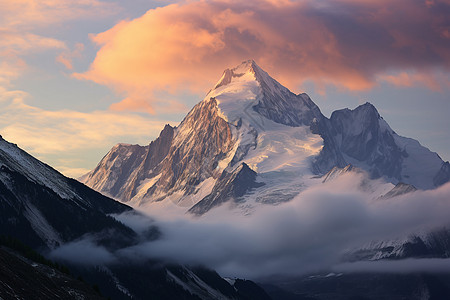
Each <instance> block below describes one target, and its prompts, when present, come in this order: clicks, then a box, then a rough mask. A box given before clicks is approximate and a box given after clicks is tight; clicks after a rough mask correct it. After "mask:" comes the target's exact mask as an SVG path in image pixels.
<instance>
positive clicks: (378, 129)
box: [314, 103, 448, 189]
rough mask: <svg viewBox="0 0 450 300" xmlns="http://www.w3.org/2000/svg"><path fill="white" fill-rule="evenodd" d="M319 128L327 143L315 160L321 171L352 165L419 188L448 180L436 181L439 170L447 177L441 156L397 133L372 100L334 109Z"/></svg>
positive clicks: (317, 168)
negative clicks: (350, 106) (347, 107)
mask: <svg viewBox="0 0 450 300" xmlns="http://www.w3.org/2000/svg"><path fill="white" fill-rule="evenodd" d="M317 127H318V128H317V132H318V133H320V135H321V136H322V137H323V138H324V144H325V146H324V149H323V150H322V151H321V154H320V155H319V156H318V157H317V158H316V160H315V162H314V166H315V169H316V171H318V172H319V173H324V172H327V171H328V170H329V169H330V168H332V167H334V166H338V167H341V168H342V167H344V166H345V165H347V164H351V165H352V166H354V167H358V168H360V169H363V170H366V171H367V172H369V174H370V175H371V177H372V178H379V177H384V178H385V179H386V180H388V181H390V182H392V183H394V184H397V183H398V182H404V183H407V184H411V185H413V186H415V187H416V188H420V189H432V188H434V187H436V186H438V185H440V184H443V183H445V182H446V180H441V181H440V182H439V180H436V177H437V176H439V175H438V174H439V173H441V177H442V178H445V176H447V178H448V170H447V171H446V170H445V163H444V162H443V161H442V159H441V158H440V157H439V155H437V154H436V153H434V152H431V151H430V150H429V149H427V148H426V147H423V146H422V145H420V143H419V142H418V141H416V140H413V139H410V138H405V137H401V136H399V135H397V134H396V133H395V132H394V131H393V130H392V129H391V128H390V127H389V125H388V124H387V123H386V121H385V120H384V119H383V118H382V117H381V116H380V114H379V113H378V111H377V110H376V108H375V107H374V106H373V105H372V104H370V103H365V104H363V105H360V106H358V107H357V108H355V109H354V110H350V109H342V110H338V111H335V112H333V114H332V115H331V118H330V119H322V121H321V124H319V125H318V126H317ZM447 181H448V179H447Z"/></svg>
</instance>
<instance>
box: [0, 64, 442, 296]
mask: <svg viewBox="0 0 450 300" xmlns="http://www.w3.org/2000/svg"><path fill="white" fill-rule="evenodd" d="M346 174H363V176H361V178H363V179H362V181H361V183H360V186H361V190H362V191H363V192H364V193H366V194H368V195H369V197H370V198H371V199H373V200H374V203H384V202H389V201H396V200H397V199H400V198H401V197H402V196H403V195H409V194H414V193H416V192H417V191H421V190H434V189H436V188H438V187H440V186H442V185H444V184H446V183H447V182H448V181H449V180H450V164H449V162H444V161H443V160H442V159H441V158H440V157H439V155H438V154H436V153H434V152H432V151H430V150H429V149H427V148H426V147H424V146H422V145H421V144H420V143H419V142H418V141H416V140H413V139H410V138H406V137H401V136H399V135H397V134H396V133H395V131H393V130H392V129H391V128H390V126H389V125H388V124H387V122H386V121H385V120H384V119H383V118H382V117H381V116H380V114H379V113H378V111H377V109H376V108H375V107H374V106H373V105H372V104H370V103H365V104H362V105H360V106H358V107H357V108H355V109H353V110H350V109H342V110H337V111H335V112H333V113H332V114H331V116H330V118H327V117H325V116H324V115H323V114H322V113H321V111H320V109H319V107H318V106H317V105H316V104H315V103H314V102H313V101H312V100H311V99H310V97H309V96H308V95H306V94H304V93H303V94H298V95H296V94H294V93H292V92H291V91H289V90H288V89H287V88H285V87H283V86H282V85H281V84H280V83H278V82H277V81H276V80H275V79H273V78H272V77H270V76H269V75H268V74H267V73H266V72H265V71H264V70H262V69H261V68H260V67H259V66H258V65H257V64H256V63H255V62H254V61H253V60H249V61H245V62H243V63H242V64H240V65H238V66H237V67H234V68H231V69H227V70H225V71H224V73H223V75H222V77H221V78H220V79H219V81H218V82H217V84H216V85H215V86H214V87H213V88H212V89H211V90H210V91H209V92H208V94H207V95H206V97H205V98H204V99H203V100H202V101H201V102H199V103H198V104H197V105H195V106H194V107H193V108H192V110H191V111H190V112H189V113H188V114H187V115H186V117H185V118H184V119H183V120H182V121H181V123H180V124H179V125H178V126H176V127H173V126H171V125H169V124H168V125H166V126H165V127H164V128H163V129H162V131H161V133H160V134H159V137H158V138H157V139H155V140H154V141H152V142H150V143H149V144H148V145H147V146H140V145H129V144H117V145H116V146H114V147H113V148H112V149H111V150H110V151H109V152H108V153H107V154H106V155H105V157H104V158H103V159H102V160H101V161H100V163H99V164H98V166H97V167H96V168H95V169H94V170H92V171H91V172H89V173H88V174H86V175H84V176H83V177H82V178H80V181H81V182H83V183H84V184H83V183H81V182H79V181H77V180H74V179H70V178H67V177H65V176H64V175H62V174H60V173H59V172H58V171H56V170H55V169H53V168H52V167H50V166H48V165H46V164H45V163H43V162H41V161H39V160H38V159H36V158H34V157H33V156H31V155H29V154H28V153H26V152H25V151H23V150H21V149H20V148H19V147H18V146H17V145H15V144H12V143H9V142H7V141H6V140H4V139H3V138H2V137H1V136H0V207H1V210H0V217H1V218H0V237H8V239H9V237H11V238H13V239H17V240H20V241H22V242H24V243H26V244H28V245H29V246H31V248H32V249H34V250H36V251H38V252H39V253H41V254H42V255H44V256H49V257H52V258H53V259H56V260H58V261H59V263H65V264H67V266H68V267H69V269H70V270H71V272H72V277H71V275H68V274H60V272H59V271H58V270H56V269H55V268H52V267H51V266H50V267H48V266H47V267H44V266H41V265H40V264H38V263H36V262H33V261H30V260H29V259H28V258H24V257H23V256H22V255H21V254H18V253H16V252H15V250H14V249H11V248H8V246H0V260H2V261H3V263H2V264H3V266H6V269H5V270H3V271H2V272H0V298H2V297H3V296H4V297H6V298H7V297H9V296H11V295H16V296H17V295H30V293H32V291H33V289H36V291H38V292H39V293H40V294H42V295H52V294H54V295H58V296H60V297H67V298H74V297H75V296H77V295H78V296H80V295H85V297H87V298H88V297H90V296H91V297H93V298H96V297H100V296H99V295H98V294H96V293H95V291H93V290H92V289H91V288H90V287H89V286H88V285H87V284H84V283H80V281H81V280H78V281H77V280H75V279H74V278H73V276H82V277H83V278H84V280H85V281H86V282H89V283H90V285H92V284H93V283H95V284H96V285H97V284H98V286H99V288H100V290H101V291H102V293H103V295H105V296H107V297H111V298H113V299H149V298H151V299H270V298H273V299H349V298H352V297H354V298H355V299H379V298H385V299H406V298H407V299H430V295H431V296H433V297H435V298H436V299H446V297H448V296H450V280H449V278H448V276H447V275H442V276H441V275H440V274H437V275H436V274H432V275H429V274H426V275H423V274H412V275H407V276H405V275H402V274H400V275H385V274H380V273H376V274H373V273H365V274H361V275H358V274H353V273H351V272H349V274H342V273H338V274H336V273H332V272H331V273H328V274H325V275H323V276H322V275H314V276H309V275H308V276H306V277H302V276H300V277H295V276H294V277H292V276H289V274H280V276H277V277H276V278H270V280H268V281H266V282H265V283H264V285H263V287H264V289H262V288H261V287H260V286H259V285H257V284H255V283H254V282H252V281H249V280H244V279H237V278H222V277H221V276H220V275H219V274H218V273H216V272H215V271H214V270H211V269H208V268H206V267H203V266H198V265H185V264H180V263H174V261H177V260H176V259H174V260H164V259H157V258H151V259H150V258H148V257H147V258H146V256H143V255H142V253H143V252H142V251H143V250H142V249H147V250H152V247H156V246H155V244H152V243H153V242H156V241H164V240H168V239H170V236H168V235H167V233H166V232H164V231H162V229H160V227H159V223H158V222H156V221H155V220H153V219H152V218H150V217H148V216H146V215H144V214H142V213H141V212H140V211H142V210H143V211H146V212H151V211H152V208H154V207H156V206H158V205H160V204H164V205H168V206H170V205H173V206H174V207H176V208H179V210H178V211H179V212H181V213H182V215H183V216H184V217H186V216H187V218H190V219H192V220H199V219H201V217H202V216H208V214H210V213H212V211H214V210H215V209H217V208H219V207H222V208H223V207H225V208H226V209H228V208H229V209H228V210H226V211H228V212H230V211H231V212H236V211H237V212H238V213H239V214H240V215H244V216H245V217H247V218H252V214H253V213H254V212H256V211H257V210H258V209H260V208H265V209H266V212H267V211H270V210H267V208H269V209H270V208H272V206H277V205H278V204H281V203H284V202H290V201H291V200H293V199H298V197H302V193H303V192H305V191H306V190H308V189H309V188H311V187H318V188H320V187H321V186H322V185H325V184H327V183H333V182H335V180H339V179H340V178H342V177H345V176H346ZM85 184H86V185H85ZM221 212H222V213H224V211H221ZM186 213H187V214H186ZM225 214H226V213H225ZM227 216H228V215H226V216H225V219H226V217H227ZM230 216H231V215H230ZM268 216H269V218H270V214H269V215H268ZM137 219H140V220H142V219H145V228H144V229H137V228H136V227H134V226H132V224H133V222H135V221H136V220H137ZM127 220H129V222H126V221H127ZM130 220H131V221H130ZM230 220H233V219H231V218H230ZM194 222H195V221H194ZM230 222H232V221H230ZM199 224H201V223H199ZM288 225H289V223H288ZM196 226H197V225H196ZM221 229H223V228H222V227H221ZM310 229H311V230H312V229H313V228H310ZM287 230H288V231H296V230H297V228H290V227H289V228H287ZM202 232H203V233H205V232H207V231H202ZM165 234H166V235H165ZM169 235H170V234H169ZM280 235H281V233H280ZM208 238H209V237H208V236H202V239H206V240H208ZM187 241H188V242H187V244H185V245H183V247H185V248H186V249H182V251H184V250H186V252H188V251H187V250H190V248H192V249H196V248H195V247H193V245H192V243H194V242H195V241H196V242H200V240H194V241H191V240H189V239H187ZM258 241H259V240H258ZM294 244H295V243H294ZM144 246H145V247H148V248H145V247H144ZM228 246H229V245H226V242H224V243H222V244H221V249H219V248H214V249H216V250H224V249H225V252H226V249H228V248H227V247H228ZM259 246H261V247H262V246H263V245H259ZM275 246H276V245H275ZM139 247H141V248H139ZM222 248H223V249H222ZM275 248H276V247H275ZM137 249H141V250H140V251H141V252H139V251H137ZM290 249H291V248H289V249H288V250H290ZM293 249H295V247H294V248H293ZM165 250H166V251H168V250H170V249H165ZM245 250H246V251H248V252H250V253H251V251H252V249H245ZM135 251H136V252H135ZM205 251H206V250H205ZM169 252H170V251H169ZM219 252H220V251H219ZM80 253H81V255H80ZM138 253H140V254H139V255H138ZM449 253H450V231H449V230H448V229H446V228H445V227H441V228H438V229H437V230H436V228H434V229H433V230H428V229H427V228H425V229H424V230H423V231H420V232H416V233H415V234H414V235H411V236H407V237H398V239H395V238H389V239H384V240H374V241H372V242H370V243H368V244H366V245H357V247H356V248H353V249H349V250H348V251H347V252H346V253H344V254H343V257H342V260H343V261H344V262H366V261H383V260H400V259H404V258H441V259H442V258H448V256H449ZM204 254H210V253H204ZM226 254H227V257H232V256H234V255H238V254H237V253H226ZM15 268H17V270H18V271H17V274H19V273H18V272H19V271H20V272H22V273H23V274H24V275H23V276H24V278H26V279H24V278H22V279H20V280H18V279H17V278H16V277H13V276H11V274H14V269H15ZM22 273H21V274H22ZM30 274H31V275H30ZM33 274H34V275H33ZM55 274H56V275H55ZM25 275H30V276H28V277H27V276H25ZM261 275H264V274H261ZM35 278H41V279H42V282H43V283H45V284H43V285H40V284H39V280H34V279H35ZM80 278H81V277H80ZM25 282H29V283H30V284H26V283H25ZM55 282H60V283H61V286H60V287H55V286H54V285H55ZM62 282H64V284H62ZM58 284H59V283H58ZM355 286H356V287H357V288H355ZM14 289H22V290H21V293H15V292H14ZM74 293H75V294H76V295H75V294H74ZM74 295H75V296H74ZM443 295H444V296H443ZM358 297H359V298H358ZM427 297H428V298H427ZM75 298H76V297H75Z"/></svg>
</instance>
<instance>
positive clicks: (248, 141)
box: [80, 60, 450, 215]
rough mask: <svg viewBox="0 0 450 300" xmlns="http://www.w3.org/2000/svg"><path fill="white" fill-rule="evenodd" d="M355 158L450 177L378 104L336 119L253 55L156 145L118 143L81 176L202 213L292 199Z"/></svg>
mask: <svg viewBox="0 0 450 300" xmlns="http://www.w3.org/2000/svg"><path fill="white" fill-rule="evenodd" d="M347 166H351V167H352V168H356V169H359V170H362V171H364V172H366V173H367V174H368V175H369V177H370V178H372V179H377V178H381V179H382V180H384V181H385V182H387V183H391V184H392V185H391V188H394V186H395V185H397V184H399V183H401V184H407V185H410V186H412V187H414V188H416V189H433V188H436V187H438V186H440V185H442V184H444V183H446V182H448V181H449V180H450V165H449V163H448V162H444V161H443V160H442V159H441V158H440V157H439V155H438V154H436V153H434V152H432V151H430V150H429V149H427V148H426V147H424V146H422V145H421V144H420V143H419V142H418V141H416V140H414V139H410V138H406V137H402V136H399V135H398V134H396V133H395V131H394V130H392V129H391V128H390V126H389V125H388V124H387V122H386V121H385V120H384V119H383V118H382V117H381V116H380V114H379V113H378V111H377V109H376V108H375V107H374V106H373V105H372V104H370V103H365V104H362V105H360V106H358V107H357V108H355V109H353V110H350V109H341V110H337V111H334V112H333V113H332V114H331V117H330V118H327V117H325V116H324V115H323V114H322V113H321V111H320V109H319V107H318V106H317V105H316V104H315V103H314V102H313V101H312V100H311V99H310V97H309V96H308V95H307V94H304V93H302V94H298V95H296V94H294V93H292V92H291V91H289V90H288V89H287V88H285V87H284V86H282V85H281V84H280V83H278V82H277V81H276V80H275V79H273V78H272V77H270V76H269V75H268V74H267V73H266V72H265V71H264V70H262V69H261V68H260V67H259V66H258V65H257V64H256V63H255V62H254V61H253V60H249V61H245V62H243V63H242V64H240V65H238V66H237V67H235V68H232V69H226V70H225V71H224V73H223V75H222V77H221V78H220V80H219V81H218V82H217V84H216V85H215V86H214V87H213V88H212V89H211V90H210V91H209V92H208V94H207V95H206V97H205V98H204V99H203V100H202V101H201V102H200V103H198V104H197V105H195V106H194V108H192V110H191V111H190V112H189V113H188V114H187V115H186V117H185V118H184V120H183V121H182V122H181V123H180V124H179V125H178V126H177V127H172V126H170V125H166V126H165V127H164V129H163V130H162V131H161V133H160V135H159V137H158V138H157V139H156V140H154V141H152V142H151V143H150V144H149V145H147V146H139V145H129V144H118V145H116V146H114V147H113V148H112V149H111V150H110V151H109V152H108V153H107V154H106V155H105V157H104V158H103V159H102V160H101V161H100V163H99V164H98V165H97V167H96V168H95V169H94V170H92V171H91V172H89V173H88V174H86V175H84V176H83V177H82V178H80V180H81V181H82V182H84V183H85V184H86V185H88V186H90V187H92V188H93V189H95V190H97V191H99V192H101V193H103V194H106V195H109V196H111V197H113V198H115V199H118V200H120V201H121V202H123V203H127V204H130V205H131V206H134V207H141V208H144V209H145V207H148V209H149V210H151V206H152V204H155V203H158V202H161V201H163V202H172V203H174V204H176V205H177V206H180V207H185V208H186V211H189V212H190V213H193V214H196V215H202V214H205V213H206V212H208V211H209V210H210V209H212V208H214V207H217V206H220V205H222V204H223V203H226V202H229V203H233V206H239V205H240V204H241V206H242V207H244V206H245V209H246V210H248V209H249V207H250V211H251V210H252V208H254V207H257V206H259V205H260V204H268V203H271V204H276V203H280V202H284V201H289V200H291V199H292V198H294V197H295V196H296V195H298V194H300V193H301V192H302V191H303V190H304V189H305V188H306V187H309V186H312V185H316V184H320V183H321V182H322V180H321V179H320V177H323V176H325V175H326V174H327V173H328V172H330V171H332V170H333V168H339V169H343V168H345V167H347ZM378 196H382V195H381V194H380V195H378ZM243 203H245V205H242V204H243Z"/></svg>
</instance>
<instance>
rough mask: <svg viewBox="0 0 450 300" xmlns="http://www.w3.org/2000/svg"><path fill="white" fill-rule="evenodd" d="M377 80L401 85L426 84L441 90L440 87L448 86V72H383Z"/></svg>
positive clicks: (430, 87) (449, 84) (449, 81)
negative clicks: (388, 73)
mask: <svg viewBox="0 0 450 300" xmlns="http://www.w3.org/2000/svg"><path fill="white" fill-rule="evenodd" d="M379 80H380V81H386V82H389V83H391V84H393V85H396V86H403V87H413V86H426V87H427V88H429V89H430V90H433V91H441V90H442V87H445V86H447V87H448V86H450V76H449V74H448V73H447V74H445V73H443V72H437V71H436V72H434V73H431V74H427V73H425V74H423V73H417V72H413V73H408V72H401V73H399V74H394V75H392V74H391V75H387V74H384V75H380V76H379Z"/></svg>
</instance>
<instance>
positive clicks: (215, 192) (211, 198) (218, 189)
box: [189, 163, 264, 215]
mask: <svg viewBox="0 0 450 300" xmlns="http://www.w3.org/2000/svg"><path fill="white" fill-rule="evenodd" d="M262 185H264V183H259V182H256V172H255V171H253V170H252V169H250V168H249V166H248V165H247V164H246V163H242V165H241V166H239V167H238V168H236V169H235V170H234V171H233V172H232V173H228V172H226V171H224V172H223V173H222V175H221V176H220V178H219V179H218V180H217V182H216V184H215V185H214V187H213V189H212V191H211V194H209V195H208V196H206V197H205V198H203V199H202V200H200V201H199V202H198V203H197V204H195V205H194V206H193V207H192V208H191V209H189V212H190V213H193V214H195V215H203V214H204V213H206V212H208V211H209V210H210V209H211V208H213V207H215V206H219V205H221V204H222V203H225V202H228V201H239V198H240V197H242V196H244V195H245V193H247V192H248V191H250V190H251V189H253V188H257V187H260V186H262Z"/></svg>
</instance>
